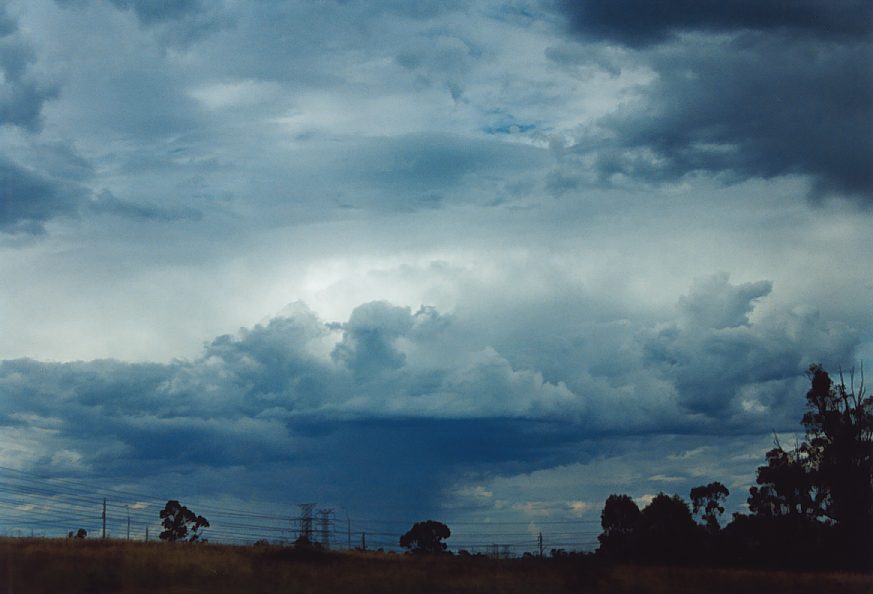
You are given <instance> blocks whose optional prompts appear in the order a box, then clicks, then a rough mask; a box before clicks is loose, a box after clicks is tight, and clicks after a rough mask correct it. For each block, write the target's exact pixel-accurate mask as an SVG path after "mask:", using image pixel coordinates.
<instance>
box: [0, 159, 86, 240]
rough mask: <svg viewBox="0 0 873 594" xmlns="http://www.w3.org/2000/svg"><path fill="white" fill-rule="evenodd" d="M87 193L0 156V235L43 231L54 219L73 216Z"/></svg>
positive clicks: (80, 188)
mask: <svg viewBox="0 0 873 594" xmlns="http://www.w3.org/2000/svg"><path fill="white" fill-rule="evenodd" d="M86 195H87V192H86V190H85V189H84V188H82V187H81V186H78V185H76V184H73V183H68V182H63V181H58V180H55V179H51V178H48V177H45V176H44V175H42V174H40V173H38V172H36V171H32V170H30V169H27V168H25V167H22V166H21V165H18V164H17V163H15V162H13V161H11V160H9V159H7V158H5V157H3V156H0V198H2V199H0V232H5V233H29V234H33V235H38V234H42V233H44V232H45V227H44V226H43V225H44V223H46V222H47V221H48V220H50V219H53V218H55V217H57V216H75V215H76V214H77V213H78V209H79V205H80V204H81V203H82V201H83V200H84V198H85V196H86Z"/></svg>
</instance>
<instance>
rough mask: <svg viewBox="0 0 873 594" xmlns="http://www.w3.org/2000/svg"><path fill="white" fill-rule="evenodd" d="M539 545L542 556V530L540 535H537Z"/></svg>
mask: <svg viewBox="0 0 873 594" xmlns="http://www.w3.org/2000/svg"><path fill="white" fill-rule="evenodd" d="M537 545H538V546H539V548H540V557H542V556H543V533H542V532H540V535H539V536H537Z"/></svg>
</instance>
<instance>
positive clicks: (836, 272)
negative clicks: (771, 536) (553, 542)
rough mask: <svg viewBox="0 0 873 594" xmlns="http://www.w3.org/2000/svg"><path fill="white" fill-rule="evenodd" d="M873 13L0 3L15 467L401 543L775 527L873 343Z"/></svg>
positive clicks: (0, 360) (3, 285) (559, 4)
mask: <svg viewBox="0 0 873 594" xmlns="http://www.w3.org/2000/svg"><path fill="white" fill-rule="evenodd" d="M871 11H873V9H871V6H870V4H869V3H868V2H866V1H862V0H834V1H830V2H821V1H818V0H796V1H793V2H788V1H785V0H755V1H752V0H730V1H715V0H677V1H675V2H671V3H662V2H649V1H646V0H612V1H610V2H605V1H597V0H576V1H572V2H571V1H560V0H540V1H537V0H509V1H499V0H482V1H476V2H472V1H471V2H463V1H421V2H412V3H411V2H403V1H392V0H385V1H379V2H365V1H363V0H348V1H333V0H321V1H318V2H282V1H277V0H262V1H259V2H244V1H242V0H214V1H212V0H210V1H206V0H178V1H176V2H165V1H160V0H26V1H25V0H7V1H5V2H0V72H2V78H0V279H2V282H0V328H2V332H0V467H3V468H7V469H12V470H17V471H23V472H27V473H34V474H33V476H37V475H38V476H40V477H44V478H45V480H49V479H50V478H51V477H60V478H63V479H64V480H76V481H82V482H81V483H77V484H81V485H88V484H95V485H96V484H99V485H103V486H106V487H107V488H109V487H111V488H118V489H127V490H129V491H132V492H137V493H146V494H151V495H153V496H154V498H155V499H156V500H158V499H161V498H164V499H169V498H177V499H182V500H183V503H185V502H186V501H192V502H195V503H200V504H201V505H202V506H208V505H216V503H215V502H222V503H221V505H222V506H224V507H225V508H226V509H231V508H232V509H258V510H272V512H271V513H276V514H279V513H281V514H285V513H295V512H296V504H297V503H299V502H306V501H314V502H319V505H325V506H331V507H333V508H335V509H336V510H337V514H338V516H337V517H339V516H340V515H342V514H343V513H345V514H347V515H348V516H350V517H353V518H360V519H361V520H360V521H361V522H364V521H365V520H366V521H371V522H373V523H378V522H389V521H390V522H395V523H396V529H397V530H399V527H400V526H403V525H409V522H410V521H411V520H420V519H426V518H430V517H433V518H435V519H442V520H444V521H446V522H447V523H449V525H451V523H452V521H455V522H456V523H457V525H458V526H463V522H465V521H469V522H470V523H471V524H470V526H475V525H476V524H475V523H476V522H483V523H484V522H492V523H494V525H495V526H499V525H501V522H503V523H507V522H517V523H519V525H523V526H526V527H527V528H526V530H527V531H528V532H530V533H531V534H533V533H534V532H536V531H538V530H540V529H541V528H540V527H541V526H547V525H550V524H548V522H552V521H555V522H557V521H563V520H568V519H569V520H573V521H578V522H579V523H580V524H579V525H580V526H582V525H584V526H590V529H591V530H593V531H594V532H593V533H596V530H597V523H598V522H599V513H600V509H601V508H602V505H603V501H604V500H605V498H606V497H607V496H608V495H609V494H610V493H626V494H629V495H631V496H632V497H634V498H636V499H637V500H638V501H639V502H640V503H641V504H644V503H645V502H646V501H647V500H648V499H649V498H651V497H652V496H653V495H654V494H656V493H658V492H660V491H665V492H668V493H678V494H680V495H682V496H684V497H687V495H688V491H689V489H690V488H691V487H693V486H696V485H699V484H704V483H707V482H710V481H713V480H719V481H721V482H723V483H724V484H726V485H727V486H728V487H729V488H730V490H731V492H732V495H731V498H730V499H729V504H730V505H729V508H730V511H742V510H743V507H742V506H743V504H744V503H745V498H746V496H747V491H748V487H749V486H750V485H751V484H753V482H754V471H755V468H756V466H758V465H759V464H762V463H763V454H764V452H765V451H766V450H767V449H769V448H770V447H772V445H773V442H774V433H775V434H776V435H777V436H779V437H780V438H781V439H782V440H783V441H784V440H788V443H794V440H796V439H801V438H802V427H801V426H800V423H799V421H800V417H801V416H802V414H803V411H804V395H805V392H806V383H807V380H806V378H805V376H804V371H805V370H806V369H807V367H808V366H809V365H810V364H811V363H814V362H820V363H822V364H823V365H825V367H826V368H828V369H830V370H834V371H836V370H838V369H839V368H843V369H851V368H852V367H853V366H854V367H859V366H860V365H861V364H862V363H864V362H867V363H868V365H869V364H870V361H871V359H873V316H871V315H870V312H871V304H873V258H871V256H873V234H871V232H870V230H871V222H873V70H871V68H870V64H871V58H873V37H871V33H873V13H871ZM9 505H11V504H9ZM192 507H194V506H193V505H192ZM9 509H13V511H14V509H17V508H9ZM7 511H8V510H7ZM153 511H156V510H153ZM195 511H198V510H197V509H196V508H195ZM14 515H15V514H12V516H14ZM154 515H156V514H154ZM5 518H6V519H5V525H7V526H9V525H14V521H15V518H14V517H12V519H10V517H9V515H8V514H7V516H5ZM10 522H12V524H10ZM538 522H539V524H537V523H538ZM360 525H361V526H364V524H363V523H362V524H360ZM374 525H377V524H374ZM503 525H505V526H508V525H509V524H503ZM480 528H481V526H480ZM456 534H458V535H459V536H462V537H463V529H461V531H460V532H457V530H456ZM588 536H590V535H588ZM495 538H496V537H495ZM571 540H572V541H573V542H568V543H567V544H568V545H575V544H581V541H582V540H583V536H581V535H579V534H576V535H574V536H573V537H572V538H571ZM450 542H451V541H450Z"/></svg>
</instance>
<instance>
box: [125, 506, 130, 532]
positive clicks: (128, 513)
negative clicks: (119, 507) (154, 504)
mask: <svg viewBox="0 0 873 594" xmlns="http://www.w3.org/2000/svg"><path fill="white" fill-rule="evenodd" d="M125 507H127V540H130V506H129V505H127V506H125Z"/></svg>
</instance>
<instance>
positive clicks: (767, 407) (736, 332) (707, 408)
mask: <svg viewBox="0 0 873 594" xmlns="http://www.w3.org/2000/svg"><path fill="white" fill-rule="evenodd" d="M770 288H771V287H770V283H768V282H758V283H747V284H743V285H739V286H733V285H731V284H730V283H729V282H728V279H727V276H726V275H718V276H715V277H712V278H709V279H703V280H701V281H698V282H697V283H696V285H695V287H693V289H692V291H691V293H690V294H689V295H688V296H685V297H683V298H682V299H680V301H679V303H678V306H677V309H678V312H677V313H678V314H679V317H678V321H677V322H673V323H668V324H666V325H663V326H661V327H659V328H653V329H651V330H647V331H645V332H643V333H642V334H641V341H642V346H643V352H644V353H645V357H646V360H647V364H649V365H651V366H653V368H654V369H656V370H657V371H658V372H659V373H660V374H661V375H662V377H664V378H666V379H667V380H668V381H669V382H671V383H672V384H673V385H674V386H675V390H676V395H677V398H678V402H679V403H680V404H681V405H682V406H683V407H685V408H686V409H688V410H690V411H693V412H695V413H704V414H706V415H713V416H716V417H719V418H721V419H722V420H724V421H727V420H729V419H730V417H731V416H736V417H737V418H738V420H740V422H741V423H742V422H745V421H743V420H742V419H745V418H746V417H747V413H750V412H751V413H755V412H757V413H760V412H762V411H768V412H770V413H771V414H773V415H776V416H781V415H782V414H784V413H785V412H786V411H785V408H784V407H785V403H786V402H788V401H789V398H791V397H793V396H795V395H796V394H801V393H803V384H804V377H803V372H804V370H805V369H806V367H807V366H808V365H809V364H810V363H811V362H822V363H824V364H825V365H826V366H828V367H833V366H838V365H847V364H851V361H852V356H853V354H854V352H855V349H856V348H857V346H858V336H857V333H856V332H854V331H853V330H851V329H850V328H848V327H846V326H844V325H842V324H829V323H825V322H823V321H822V320H820V319H819V317H818V315H817V314H816V313H815V312H814V311H804V310H795V311H778V312H776V313H771V314H769V315H768V316H765V317H763V318H761V319H759V320H756V321H755V322H754V323H752V322H750V320H749V314H750V313H751V312H752V310H753V309H754V305H755V302H756V301H757V300H758V299H760V298H762V297H764V296H766V295H767V294H768V293H769V292H770ZM753 416H754V415H753Z"/></svg>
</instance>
